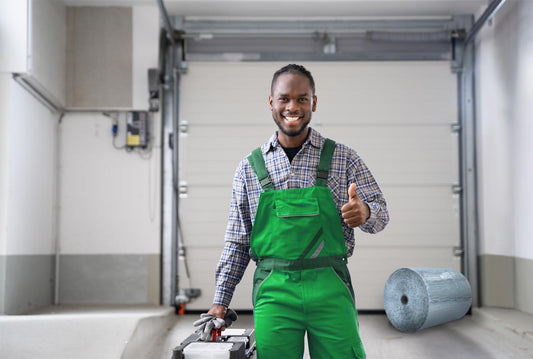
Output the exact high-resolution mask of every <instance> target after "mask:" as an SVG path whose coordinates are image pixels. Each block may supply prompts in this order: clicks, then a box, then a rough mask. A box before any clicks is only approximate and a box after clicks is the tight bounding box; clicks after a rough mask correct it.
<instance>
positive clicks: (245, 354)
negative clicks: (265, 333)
mask: <svg viewBox="0 0 533 359" xmlns="http://www.w3.org/2000/svg"><path fill="white" fill-rule="evenodd" d="M213 339H215V340H214V341H207V342H205V341H201V340H200V335H199V334H197V333H193V334H191V335H190V336H189V337H188V338H187V339H185V340H184V341H183V342H182V343H181V344H180V345H179V346H177V347H175V348H174V349H173V350H172V358H171V359H246V358H255V330H254V329H233V328H230V329H226V330H224V331H223V332H220V333H219V334H218V335H216V336H215V337H214V338H213Z"/></svg>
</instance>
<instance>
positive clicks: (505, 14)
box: [476, 1, 533, 259]
mask: <svg viewBox="0 0 533 359" xmlns="http://www.w3.org/2000/svg"><path fill="white" fill-rule="evenodd" d="M476 46H477V53H476V61H477V71H476V79H477V82H476V88H477V108H476V111H477V123H478V141H479V142H478V153H479V175H480V191H479V194H480V215H481V217H480V219H481V222H480V225H481V226H480V227H481V234H482V240H481V243H480V245H481V246H480V251H481V254H495V255H504V256H514V257H520V258H527V259H533V241H532V240H531V233H532V232H533V222H532V221H531V218H533V189H532V187H531V183H533V142H532V141H531V136H532V135H533V121H531V118H532V117H531V116H532V115H531V114H532V113H533V101H532V99H533V69H532V66H531V64H533V2H531V1H508V2H506V3H505V5H504V6H503V7H502V9H501V10H500V12H499V13H498V14H497V15H496V17H495V18H494V19H493V23H492V25H491V26H485V27H484V29H483V30H482V31H481V32H480V34H479V36H478V38H477V42H476Z"/></svg>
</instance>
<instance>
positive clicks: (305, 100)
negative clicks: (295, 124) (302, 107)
mask: <svg viewBox="0 0 533 359" xmlns="http://www.w3.org/2000/svg"><path fill="white" fill-rule="evenodd" d="M298 101H300V102H307V97H301V98H299V99H298Z"/></svg>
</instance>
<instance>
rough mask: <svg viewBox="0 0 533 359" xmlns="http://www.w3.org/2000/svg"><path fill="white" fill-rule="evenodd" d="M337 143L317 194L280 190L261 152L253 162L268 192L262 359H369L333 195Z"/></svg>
mask: <svg viewBox="0 0 533 359" xmlns="http://www.w3.org/2000/svg"><path fill="white" fill-rule="evenodd" d="M334 150H335V142H334V141H332V140H329V139H326V142H325V143H324V146H323V148H322V152H321V156H320V163H319V166H318V169H317V179H316V186H315V187H309V188H296V189H286V190H274V186H273V184H272V182H270V179H269V176H268V171H267V169H266V167H265V162H264V159H263V155H262V153H261V149H260V148H258V149H256V150H255V151H253V152H252V154H251V155H250V156H249V157H248V161H249V163H250V165H251V166H252V168H253V169H254V171H255V173H256V175H257V177H258V179H259V181H260V183H261V186H262V188H263V192H262V193H261V196H260V197H259V204H258V208H257V214H256V217H255V221H254V224H253V228H252V233H251V237H250V248H251V253H252V255H253V256H254V258H256V259H257V268H256V271H255V274H254V288H253V302H254V321H255V336H256V341H257V355H258V359H293V358H294V359H300V358H302V356H303V352H304V334H305V332H306V331H307V336H308V337H307V339H308V342H309V352H310V354H311V358H313V359H328V358H331V359H349V358H358V359H361V358H365V351H364V349H363V344H362V342H361V338H360V337H359V328H358V324H357V312H356V310H355V302H354V292H353V288H352V284H351V279H350V274H349V272H348V268H347V267H346V263H347V260H346V245H345V242H344V235H343V230H342V224H341V220H340V217H339V213H338V211H337V207H336V205H335V202H334V200H333V197H332V195H331V190H330V189H329V188H328V187H327V178H328V172H329V168H330V164H331V158H332V156H333V152H334Z"/></svg>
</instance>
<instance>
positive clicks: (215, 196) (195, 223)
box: [180, 182, 231, 260]
mask: <svg viewBox="0 0 533 359" xmlns="http://www.w3.org/2000/svg"><path fill="white" fill-rule="evenodd" d="M230 201H231V182H230V184H226V186H220V187H215V186H190V187H189V190H188V194H187V197H186V198H181V199H180V222H181V229H182V234H183V238H184V241H185V243H186V245H187V246H188V247H220V248H222V246H223V245H224V234H225V232H226V223H227V220H228V212H229V208H230ZM217 260H218V258H217Z"/></svg>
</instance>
